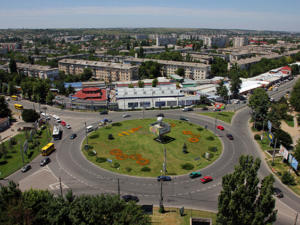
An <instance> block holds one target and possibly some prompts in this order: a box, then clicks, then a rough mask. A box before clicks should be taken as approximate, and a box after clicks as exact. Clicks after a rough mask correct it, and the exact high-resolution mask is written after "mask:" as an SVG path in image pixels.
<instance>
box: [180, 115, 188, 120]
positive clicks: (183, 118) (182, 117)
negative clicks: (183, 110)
mask: <svg viewBox="0 0 300 225" xmlns="http://www.w3.org/2000/svg"><path fill="white" fill-rule="evenodd" d="M179 119H180V120H183V121H189V119H188V118H186V117H184V116H180V118H179Z"/></svg>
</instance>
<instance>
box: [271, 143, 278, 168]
mask: <svg viewBox="0 0 300 225" xmlns="http://www.w3.org/2000/svg"><path fill="white" fill-rule="evenodd" d="M276 144H277V138H275V144H274V149H273V155H272V164H274V158H275V148H276Z"/></svg>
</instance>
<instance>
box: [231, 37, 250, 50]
mask: <svg viewBox="0 0 300 225" xmlns="http://www.w3.org/2000/svg"><path fill="white" fill-rule="evenodd" d="M247 44H248V38H247V37H234V38H233V47H235V48H238V47H242V46H245V45H247Z"/></svg>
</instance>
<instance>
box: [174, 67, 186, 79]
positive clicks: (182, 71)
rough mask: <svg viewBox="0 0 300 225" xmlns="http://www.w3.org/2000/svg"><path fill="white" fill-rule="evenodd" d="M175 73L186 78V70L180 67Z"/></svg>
mask: <svg viewBox="0 0 300 225" xmlns="http://www.w3.org/2000/svg"><path fill="white" fill-rule="evenodd" d="M175 73H176V74H177V75H179V76H182V77H184V68H182V67H179V68H178V69H177V70H176V71H175Z"/></svg>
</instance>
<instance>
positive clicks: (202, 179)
mask: <svg viewBox="0 0 300 225" xmlns="http://www.w3.org/2000/svg"><path fill="white" fill-rule="evenodd" d="M212 180H213V179H212V177H211V176H205V177H202V178H200V181H201V182H202V183H203V184H205V183H207V182H209V181H212Z"/></svg>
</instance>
